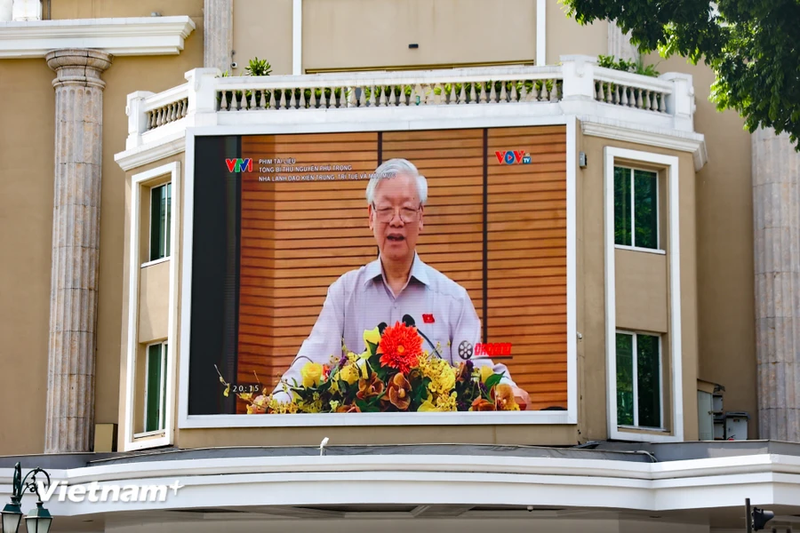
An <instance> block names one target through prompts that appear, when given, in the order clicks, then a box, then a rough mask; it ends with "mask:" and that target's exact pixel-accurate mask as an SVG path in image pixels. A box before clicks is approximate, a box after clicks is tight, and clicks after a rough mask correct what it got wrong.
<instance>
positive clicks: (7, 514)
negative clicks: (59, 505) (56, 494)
mask: <svg viewBox="0 0 800 533" xmlns="http://www.w3.org/2000/svg"><path fill="white" fill-rule="evenodd" d="M37 474H44V476H45V477H46V478H47V485H48V486H49V485H50V474H48V473H47V472H46V471H45V470H43V469H41V468H34V469H33V470H31V471H30V472H28V473H27V474H25V477H24V478H23V477H22V467H21V466H20V464H19V463H17V464H16V465H14V480H13V484H12V487H11V503H8V504H6V506H5V507H4V508H3V510H2V511H0V516H2V520H0V533H17V530H18V529H19V523H20V521H22V508H21V507H20V504H21V503H22V497H23V496H24V495H25V493H26V492H33V493H35V494H36V497H37V498H38V501H37V502H36V509H33V510H32V511H31V512H29V513H28V516H26V517H25V527H26V528H27V530H28V533H48V532H49V531H50V526H51V525H52V524H53V517H52V516H50V512H49V511H48V510H47V509H45V508H44V506H43V505H42V496H41V495H40V494H39V486H38V484H37V483H36V476H37ZM28 478H30V479H28Z"/></svg>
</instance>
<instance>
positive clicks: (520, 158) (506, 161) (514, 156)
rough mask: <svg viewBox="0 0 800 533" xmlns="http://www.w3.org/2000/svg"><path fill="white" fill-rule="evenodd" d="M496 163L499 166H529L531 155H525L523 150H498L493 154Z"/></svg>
mask: <svg viewBox="0 0 800 533" xmlns="http://www.w3.org/2000/svg"><path fill="white" fill-rule="evenodd" d="M494 155H495V156H497V162H498V163H500V164H501V165H519V164H523V165H530V164H531V155H530V154H526V153H525V150H500V151H497V152H495V153H494Z"/></svg>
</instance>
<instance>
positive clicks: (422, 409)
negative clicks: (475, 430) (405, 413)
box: [417, 396, 438, 413]
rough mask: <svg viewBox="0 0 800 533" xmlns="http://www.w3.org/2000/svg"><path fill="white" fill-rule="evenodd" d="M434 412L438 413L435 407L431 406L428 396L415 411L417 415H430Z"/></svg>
mask: <svg viewBox="0 0 800 533" xmlns="http://www.w3.org/2000/svg"><path fill="white" fill-rule="evenodd" d="M434 411H438V409H437V408H436V406H435V405H433V402H432V401H431V397H430V396H428V399H427V400H425V401H424V402H422V403H421V404H420V406H419V408H418V409H417V412H419V413H431V412H434Z"/></svg>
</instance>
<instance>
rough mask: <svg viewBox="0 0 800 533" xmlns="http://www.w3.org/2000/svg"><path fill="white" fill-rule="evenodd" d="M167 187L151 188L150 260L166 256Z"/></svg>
mask: <svg viewBox="0 0 800 533" xmlns="http://www.w3.org/2000/svg"><path fill="white" fill-rule="evenodd" d="M165 193H166V187H164V186H163V185H162V186H160V187H153V188H152V189H150V261H153V260H155V259H161V258H162V257H164V246H165V244H166V242H165V241H164V217H165V212H164V210H163V206H164V196H165Z"/></svg>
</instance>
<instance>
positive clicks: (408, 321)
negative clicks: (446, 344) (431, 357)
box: [403, 315, 444, 359]
mask: <svg viewBox="0 0 800 533" xmlns="http://www.w3.org/2000/svg"><path fill="white" fill-rule="evenodd" d="M403 324H405V325H406V326H408V327H412V326H414V327H416V322H414V317H413V316H411V315H403ZM417 333H419V334H420V335H422V338H423V339H425V340H426V341H428V344H430V345H431V348H433V352H434V353H435V354H436V355H437V356H439V359H444V357H442V354H440V353H439V350H437V349H436V346H434V345H433V343H432V342H431V340H430V339H429V338H428V337H427V336H426V335H425V334H424V333H422V332H421V331H420V330H419V328H417Z"/></svg>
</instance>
